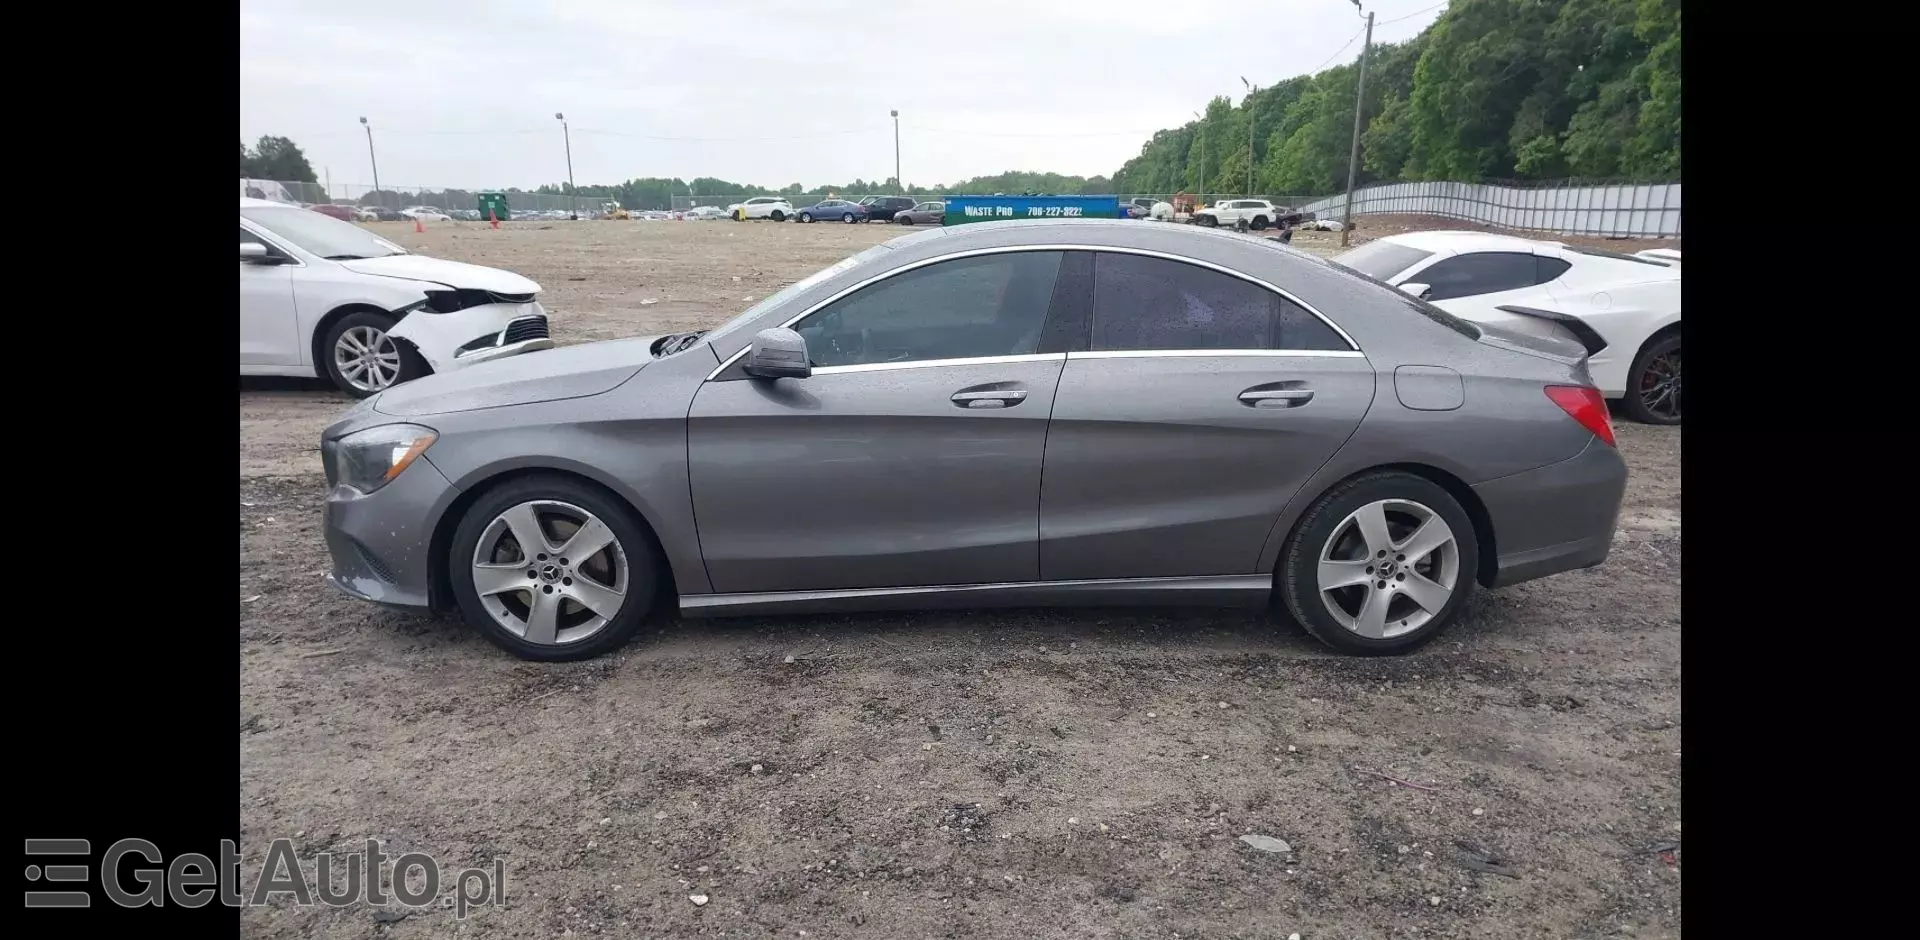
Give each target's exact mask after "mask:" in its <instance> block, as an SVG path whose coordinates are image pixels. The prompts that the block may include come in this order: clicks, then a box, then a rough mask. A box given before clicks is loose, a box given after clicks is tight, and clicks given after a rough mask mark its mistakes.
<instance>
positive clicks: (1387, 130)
mask: <svg viewBox="0 0 1920 940" xmlns="http://www.w3.org/2000/svg"><path fill="white" fill-rule="evenodd" d="M1355 58H1356V59H1357V58H1358V56H1356V57H1355ZM1358 81H1359V67H1358V63H1357V62H1355V63H1353V64H1348V65H1339V66H1334V67H1333V68H1329V69H1326V70H1324V71H1321V72H1319V73H1316V74H1314V75H1303V76H1300V77H1298V78H1292V79H1288V80H1287V81H1283V82H1280V83H1278V84H1276V85H1274V86H1273V87H1271V88H1262V89H1259V90H1258V91H1255V92H1254V93H1253V94H1251V95H1249V96H1248V97H1247V99H1246V100H1245V101H1244V102H1243V103H1242V104H1241V106H1239V107H1235V106H1234V105H1233V104H1232V102H1231V101H1229V100H1228V99H1226V98H1215V99H1214V100H1212V101H1210V102H1208V103H1207V107H1206V110H1205V111H1204V112H1203V115H1204V118H1203V119H1202V120H1199V121H1195V122H1191V123H1189V124H1186V125H1184V126H1182V127H1178V128H1173V129H1170V130H1162V131H1158V132H1156V133H1155V134H1154V135H1153V137H1152V138H1151V139H1149V140H1148V141H1147V142H1146V144H1145V145H1143V146H1142V147H1141V148H1140V155H1139V156H1137V157H1134V158H1133V159H1131V160H1129V161H1127V162H1126V164H1125V165H1123V166H1122V167H1121V168H1120V169H1119V171H1118V172H1116V173H1114V174H1113V183H1114V188H1115V189H1117V190H1119V191H1121V192H1172V191H1175V190H1181V189H1184V190H1187V191H1190V192H1200V191H1205V192H1209V193H1214V192H1219V193H1241V192H1246V191H1247V189H1248V185H1247V180H1248V172H1247V171H1248V163H1249V161H1250V160H1251V162H1252V169H1253V186H1252V189H1253V190H1254V191H1255V192H1261V193H1270V194H1272V193H1287V194H1295V195H1328V194H1332V193H1338V192H1341V191H1344V190H1345V188H1346V183H1347V166H1348V163H1349V159H1350V158H1349V154H1350V152H1351V147H1352V135H1353V107H1354V98H1355V91H1356V87H1355V86H1356V84H1357V83H1358ZM1365 98H1366V100H1365V104H1364V107H1365V111H1364V115H1365V123H1364V125H1363V126H1364V130H1363V131H1362V134H1361V140H1360V153H1361V157H1360V170H1359V173H1358V180H1359V183H1360V184H1361V185H1365V184H1367V183H1370V182H1379V181H1399V180H1452V181H1460V182H1481V181H1486V180H1534V181H1545V180H1561V179H1569V178H1579V179H1588V180H1598V179H1618V178H1632V179H1637V180H1645V181H1653V180H1663V181H1664V180H1672V179H1677V178H1678V177H1679V174H1680V2H1679V0H1559V2H1550V0H1453V3H1452V5H1451V6H1450V7H1449V8H1448V9H1447V11H1446V12H1445V13H1442V14H1441V15H1440V18H1439V19H1438V20H1436V21H1435V22H1434V23H1433V25H1431V26H1429V27H1428V28H1427V29H1426V30H1424V31H1422V32H1421V33H1420V35H1418V36H1415V37H1414V38H1412V39H1410V40H1407V41H1406V42H1401V43H1391V44H1384V45H1380V46H1376V47H1374V49H1373V53H1372V57H1371V58H1370V59H1369V61H1368V66H1367V77H1366V88H1365ZM1249 121H1251V122H1252V135H1251V136H1252V140H1251V146H1249V134H1248V130H1249V128H1248V122H1249ZM1250 150H1251V155H1250V154H1249V151H1250Z"/></svg>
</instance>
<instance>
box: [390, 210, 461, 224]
mask: <svg viewBox="0 0 1920 940" xmlns="http://www.w3.org/2000/svg"><path fill="white" fill-rule="evenodd" d="M400 214H401V215H404V216H406V217H407V218H409V219H412V220H414V221H417V222H451V221H453V216H450V215H448V214H446V213H445V212H442V211H441V210H439V209H435V208H434V207H432V206H413V207H411V208H407V209H402V210H400Z"/></svg>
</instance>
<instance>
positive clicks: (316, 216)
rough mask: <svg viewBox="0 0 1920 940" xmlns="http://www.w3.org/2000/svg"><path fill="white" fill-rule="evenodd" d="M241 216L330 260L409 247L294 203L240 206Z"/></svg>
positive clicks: (381, 254)
mask: <svg viewBox="0 0 1920 940" xmlns="http://www.w3.org/2000/svg"><path fill="white" fill-rule="evenodd" d="M240 217H241V218H243V219H246V220H247V221H249V222H252V223H254V224H255V225H259V226H261V227H263V228H265V229H266V230H267V231H269V232H272V233H273V234H274V235H277V236H279V237H280V238H284V239H286V240H287V241H290V242H292V243H293V244H294V246H295V247H298V248H299V249H300V250H302V251H305V252H307V253H309V254H314V255H319V256H320V257H322V258H326V259H327V260H329V261H352V260H354V259H356V258H385V257H387V256H388V255H404V254H406V253H407V250H406V249H404V248H402V247H400V246H399V245H396V244H394V243H392V242H390V241H387V240H386V239H384V238H380V237H378V236H376V235H374V234H373V233H371V232H368V231H367V230H366V229H363V228H361V227H359V226H357V225H354V224H352V223H349V222H342V221H340V220H339V219H332V218H328V217H327V216H324V215H321V214H320V213H318V212H314V211H311V210H308V209H296V208H294V207H293V206H263V207H256V208H245V209H241V210H240Z"/></svg>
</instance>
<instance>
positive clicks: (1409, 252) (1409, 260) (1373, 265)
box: [1333, 241, 1433, 281]
mask: <svg viewBox="0 0 1920 940" xmlns="http://www.w3.org/2000/svg"><path fill="white" fill-rule="evenodd" d="M1431 254H1433V252H1431V251H1421V250H1420V249H1418V248H1409V247H1407V246H1406V245H1401V244H1397V243H1395V242H1389V241H1372V242H1368V243H1366V244H1364V245H1361V246H1360V247H1358V248H1355V249H1354V250H1352V251H1348V252H1342V253H1341V254H1337V255H1334V256H1333V263H1334V264H1337V265H1340V266H1341V267H1344V268H1352V269H1353V270H1355V271H1358V272H1360V273H1361V274H1364V275H1366V276H1368V277H1371V278H1374V279H1376V280H1381V281H1390V280H1393V277H1394V275H1396V274H1399V273H1400V272H1402V271H1405V270H1406V269H1408V268H1411V267H1413V266H1414V265H1416V264H1419V263H1420V262H1421V261H1422V260H1424V259H1425V258H1426V257H1427V256H1428V255H1431Z"/></svg>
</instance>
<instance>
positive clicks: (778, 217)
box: [767, 209, 787, 222]
mask: <svg viewBox="0 0 1920 940" xmlns="http://www.w3.org/2000/svg"><path fill="white" fill-rule="evenodd" d="M767 218H770V219H772V220H774V221H775V222H785V221H786V220H787V214H786V213H784V212H781V211H780V210H778V209H775V210H773V214H772V215H770V216H768V217H767Z"/></svg>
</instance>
